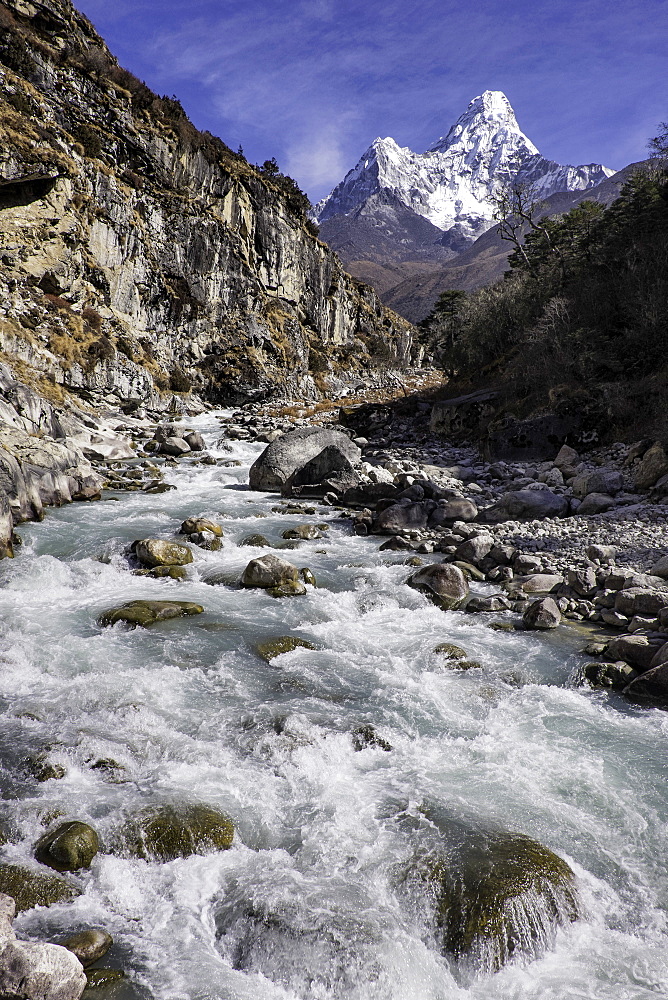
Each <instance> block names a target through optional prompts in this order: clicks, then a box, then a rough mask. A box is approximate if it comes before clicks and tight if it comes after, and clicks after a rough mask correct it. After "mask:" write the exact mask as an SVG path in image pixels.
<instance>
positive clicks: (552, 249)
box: [494, 183, 566, 280]
mask: <svg viewBox="0 0 668 1000" xmlns="http://www.w3.org/2000/svg"><path fill="white" fill-rule="evenodd" d="M494 204H495V211H494V219H495V220H496V221H497V222H498V226H497V229H496V231H497V233H498V234H499V236H500V237H501V239H502V240H507V241H508V242H510V243H512V244H513V246H514V247H515V250H516V251H517V253H518V254H519V255H520V257H521V258H522V260H523V261H524V264H525V266H526V268H527V270H528V272H529V274H531V275H532V277H534V278H535V277H537V271H536V267H535V265H534V263H533V262H532V260H531V258H530V257H529V255H528V254H527V251H526V247H525V245H524V237H525V236H526V234H527V233H528V232H529V231H533V232H535V233H540V235H541V237H542V239H543V241H544V244H545V247H546V249H547V251H548V253H550V254H551V255H553V256H554V257H555V259H556V260H557V261H558V263H559V268H560V271H561V277H562V280H565V278H566V266H565V261H564V256H563V253H562V251H561V248H560V247H559V246H558V244H557V243H555V241H554V240H553V238H552V234H551V233H550V227H549V225H548V224H547V216H546V215H544V214H542V213H544V211H545V207H546V206H545V202H544V201H542V199H540V198H539V197H538V195H537V192H536V189H535V188H534V187H533V186H532V185H530V184H517V183H516V184H512V183H510V184H508V185H506V187H504V188H502V189H501V190H500V191H499V193H498V194H497V195H496V197H495V199H494Z"/></svg>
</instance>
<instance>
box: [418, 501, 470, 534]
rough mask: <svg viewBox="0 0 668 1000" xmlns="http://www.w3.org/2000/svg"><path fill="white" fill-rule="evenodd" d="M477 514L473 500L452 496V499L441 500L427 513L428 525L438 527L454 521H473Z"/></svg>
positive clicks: (451, 523)
mask: <svg viewBox="0 0 668 1000" xmlns="http://www.w3.org/2000/svg"><path fill="white" fill-rule="evenodd" d="M477 516H478V508H477V507H476V505H475V504H474V502H473V500H467V499H466V498H465V497H454V499H452V500H448V501H446V502H441V503H439V505H438V506H437V507H436V508H435V509H434V510H433V511H432V512H431V514H430V515H429V527H430V528H439V527H441V526H442V525H447V526H448V527H449V526H451V525H453V524H454V523H455V521H474V520H475V519H476V517H477Z"/></svg>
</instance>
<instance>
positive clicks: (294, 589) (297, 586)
mask: <svg viewBox="0 0 668 1000" xmlns="http://www.w3.org/2000/svg"><path fill="white" fill-rule="evenodd" d="M267 593H268V594H269V595H270V596H271V597H303V595H304V594H305V593H306V587H305V586H304V584H303V583H300V582H299V580H291V581H289V582H288V583H282V584H281V585H280V586H279V587H269V588H268V590H267Z"/></svg>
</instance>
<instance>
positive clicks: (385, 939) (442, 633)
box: [0, 413, 668, 1000]
mask: <svg viewBox="0 0 668 1000" xmlns="http://www.w3.org/2000/svg"><path fill="white" fill-rule="evenodd" d="M190 423H191V425H192V426H193V427H196V428H197V429H198V430H200V431H201V432H202V433H204V435H205V438H206V439H207V443H208V444H209V445H210V448H209V450H210V451H211V453H212V454H214V455H217V456H218V457H220V458H225V459H228V460H234V459H237V460H239V461H240V462H241V464H240V465H239V466H236V467H223V466H203V465H197V464H194V463H191V462H189V461H187V460H184V461H182V462H181V463H180V464H179V466H178V467H177V468H172V469H169V470H167V479H168V481H169V482H170V483H172V484H174V485H175V486H176V487H177V488H176V489H175V490H172V491H170V492H166V493H163V494H159V495H149V494H145V493H141V492H136V493H119V494H113V493H112V494H110V495H112V496H113V495H116V496H118V497H119V502H113V501H111V500H106V501H104V502H100V503H92V504H81V503H79V504H71V505H69V506H66V507H62V508H60V509H58V510H52V511H49V512H48V513H47V516H46V519H45V520H44V522H42V523H41V524H26V525H22V526H21V527H20V534H21V535H22V537H23V540H24V544H23V546H22V547H21V548H20V549H19V550H17V552H18V554H17V557H16V558H15V559H14V560H5V561H4V562H3V563H2V564H1V565H0V578H1V581H2V586H1V588H0V619H1V621H2V649H1V656H2V671H1V685H2V688H1V693H0V712H1V719H2V722H1V728H0V732H1V738H2V750H3V753H2V772H1V779H2V788H3V796H4V797H3V802H2V812H1V815H0V819H2V821H3V822H4V824H5V826H6V827H8V828H9V829H10V830H11V831H12V833H13V836H12V838H11V839H12V841H13V842H12V843H10V844H8V845H6V846H5V847H4V848H3V849H2V851H3V856H4V858H5V859H7V860H10V861H14V862H16V861H19V862H23V861H26V860H27V859H29V858H30V857H31V856H32V851H33V845H34V843H35V841H36V840H37V838H38V837H39V836H40V835H41V834H42V833H43V831H44V825H43V824H44V823H45V822H46V823H48V822H49V820H52V819H53V818H54V817H57V816H59V815H62V816H64V817H65V818H73V819H80V820H83V821H85V822H88V823H90V824H91V825H93V826H94V827H95V828H96V830H97V831H98V833H99V835H100V839H101V841H102V844H103V847H104V844H105V842H106V843H110V842H111V841H112V840H113V835H114V830H115V829H116V828H117V826H118V824H119V822H120V821H121V820H122V818H123V817H124V816H128V815H132V814H133V813H134V812H137V811H138V810H139V809H141V808H143V807H144V806H145V805H147V804H154V803H164V802H193V801H196V802H202V803H206V804H207V805H209V806H213V807H215V808H217V809H220V810H222V811H223V812H225V813H226V814H228V815H229V816H231V817H232V819H233V820H234V823H235V827H236V836H235V843H234V845H233V847H232V848H231V849H230V850H228V851H224V852H220V853H212V854H208V855H204V856H200V855H193V856H191V857H189V858H185V859H178V860H176V861H172V862H169V863H164V864H159V863H157V862H147V861H144V860H138V859H133V858H126V857H122V856H117V855H114V854H111V853H104V851H102V852H101V853H100V854H98V856H97V857H96V858H95V860H94V862H93V866H92V869H91V871H90V872H88V873H82V874H81V875H80V876H79V878H80V880H81V883H82V885H83V886H84V887H85V891H84V893H83V895H81V896H80V897H79V898H78V899H76V900H75V901H74V902H71V903H67V904H61V905H57V906H53V907H50V908H48V909H36V910H30V911H27V912H25V913H23V914H21V915H20V916H19V917H18V918H17V920H16V924H15V926H16V929H17V931H18V932H19V934H20V935H28V936H36V937H47V938H49V939H51V940H54V939H58V938H59V937H63V936H67V935H68V934H69V933H71V932H72V931H74V930H77V929H79V928H80V927H84V926H90V925H95V926H100V927H103V928H105V929H106V930H108V931H109V932H110V933H111V934H112V935H113V936H114V939H115V944H114V947H113V950H112V953H111V959H110V960H107V961H105V962H103V963H102V964H105V965H109V964H115V965H117V966H121V967H123V968H124V969H125V971H126V974H127V976H128V979H127V980H126V981H125V983H124V984H122V985H119V986H113V987H109V988H108V989H107V991H106V993H105V994H104V995H105V996H106V997H108V998H110V1000H131V998H134V997H137V998H138V997H144V998H149V997H150V998H155V1000H279V998H280V1000H297V998H299V1000H339V998H341V1000H343V998H346V1000H455V998H456V1000H482V998H485V1000H491V998H493V1000H520V998H522V1000H548V998H553V1000H571V998H573V1000H575V998H578V1000H608V998H609V1000H641V998H650V997H652V998H656V997H665V996H667V995H668V966H667V959H668V946H667V939H666V908H667V905H668V873H667V867H666V858H667V857H668V843H667V841H668V836H667V833H668V822H667V820H668V805H667V799H666V773H667V772H666V746H667V744H668V740H667V737H668V713H666V712H662V711H659V710H656V709H648V708H641V707H635V706H633V705H630V704H627V703H625V702H624V701H623V700H622V699H621V698H620V697H618V696H616V695H608V694H606V693H602V692H593V691H590V690H587V689H584V688H579V687H577V686H575V685H574V684H573V683H572V680H571V678H572V677H573V675H574V671H575V668H576V666H577V663H578V662H580V661H581V658H580V657H578V656H577V654H576V650H577V649H578V648H579V646H580V645H581V644H582V643H581V641H578V639H577V637H570V638H569V636H568V634H567V633H566V630H559V632H560V636H559V637H556V636H554V635H552V636H549V637H545V636H541V635H537V634H535V633H519V632H514V633H506V632H499V631H492V630H490V629H489V628H488V627H487V625H488V622H489V620H490V618H491V619H493V620H497V619H499V618H503V615H499V614H494V615H491V616H489V615H467V614H465V613H462V612H443V611H441V610H439V609H438V608H436V607H435V606H433V605H431V604H430V603H429V602H428V601H427V600H426V599H425V598H424V597H423V596H422V595H421V594H420V593H418V592H417V591H415V590H413V589H411V588H409V587H407V586H406V585H405V581H406V579H407V577H408V575H409V573H410V572H411V570H410V568H409V567H407V566H406V565H405V562H406V558H407V557H406V553H399V552H397V553H392V552H379V551H378V546H379V539H374V538H361V537H357V536H354V535H352V534H350V531H349V522H347V521H345V520H340V519H338V517H337V512H336V511H333V510H332V509H331V508H330V509H327V508H320V509H319V511H318V513H317V514H316V515H308V516H302V515H297V514H285V513H277V512H274V511H272V508H273V507H275V506H277V504H278V505H280V501H279V500H278V499H277V497H276V496H270V495H266V494H259V493H253V492H250V491H249V490H248V488H247V485H246V484H247V481H248V467H249V465H250V463H251V462H252V461H253V460H254V459H255V457H256V456H257V455H258V454H259V453H260V451H261V450H262V447H263V446H262V445H256V444H247V443H243V442H230V446H229V447H231V449H232V450H231V451H220V450H219V451H217V450H216V447H215V445H214V443H215V442H216V441H217V439H218V437H219V436H220V430H219V427H218V423H217V421H216V415H215V414H211V413H209V414H205V415H203V416H201V417H198V418H196V419H195V420H193V421H190ZM192 515H208V516H210V517H212V518H213V519H214V520H219V521H220V523H221V525H222V527H223V529H224V532H225V538H224V543H225V544H224V547H223V549H222V550H221V551H219V552H206V551H203V550H200V549H194V554H195V562H194V564H193V566H192V567H191V572H190V578H189V579H188V580H187V581H185V582H177V581H172V580H168V579H160V580H156V579H147V578H143V577H138V576H134V575H132V573H131V572H130V571H129V569H128V564H127V561H126V558H125V556H124V555H123V553H124V550H125V548H126V546H127V545H128V543H129V542H131V541H132V540H133V539H136V538H142V537H156V536H158V537H172V536H173V533H174V532H176V531H177V530H178V527H179V524H180V522H181V521H182V520H183V519H184V518H186V517H189V516H192ZM323 521H327V522H328V523H329V525H330V530H329V532H328V533H327V537H326V538H324V539H321V540H318V541H311V542H305V543H301V544H300V546H299V548H298V549H297V550H296V551H294V552H290V551H288V552H285V553H281V554H283V555H285V557H286V558H288V559H291V560H292V561H294V562H296V564H297V565H299V566H309V567H310V568H311V569H312V570H313V572H314V573H315V576H316V578H317V582H318V587H317V588H312V587H309V588H308V593H307V595H306V596H304V597H297V598H284V599H281V600H276V599H274V598H272V597H270V596H268V595H267V594H266V593H265V592H264V591H252V590H241V589H237V588H235V587H234V586H230V585H228V584H229V583H230V582H232V581H233V580H235V579H238V578H239V576H240V575H241V572H242V570H243V568H244V567H245V565H246V563H247V562H248V561H249V560H250V559H251V558H253V557H255V556H258V555H263V554H266V552H267V551H269V550H268V549H260V548H254V547H248V546H242V545H240V544H239V543H240V542H241V541H242V540H243V539H244V538H245V537H246V536H248V535H250V534H253V533H257V532H261V533H262V534H264V535H267V537H268V538H269V539H270V540H273V541H279V540H280V538H281V533H282V532H283V530H285V529H286V528H288V527H292V526H294V525H295V524H298V523H307V522H312V523H322V522H323ZM425 558H427V559H430V558H434V559H435V558H438V557H436V556H434V557H429V556H427V557H425ZM207 577H208V579H209V581H211V580H212V579H216V578H217V579H218V580H222V581H224V582H222V583H221V582H219V583H217V584H212V583H211V582H208V583H207V582H206V578H207ZM479 589H482V590H484V589H485V588H484V587H483V588H479ZM487 589H488V590H489V588H487ZM165 597H172V598H175V599H179V600H187V601H195V602H198V603H200V604H202V605H203V606H204V608H205V612H204V614H202V615H199V616H197V617H187V618H180V619H176V620H173V621H169V622H165V623H162V624H160V625H157V626H154V627H153V628H151V629H136V630H134V631H129V630H126V629H124V628H123V627H119V626H116V627H114V628H107V629H101V628H100V627H99V626H98V625H96V619H97V617H98V615H99V614H100V613H101V612H102V611H103V610H105V609H107V608H109V607H113V606H115V605H118V604H120V603H123V602H125V601H129V600H132V599H135V598H151V599H160V598H165ZM507 617H512V616H507ZM562 631H563V633H564V634H563V636H562V635H561V633H562ZM286 634H292V635H295V636H299V637H301V638H303V639H306V640H309V641H310V642H312V643H313V644H314V645H315V646H316V647H317V649H316V650H308V649H304V648H300V649H296V650H294V651H293V652H290V653H287V654H285V655H283V656H282V657H280V658H279V659H277V660H274V661H273V662H272V663H271V664H268V663H266V662H265V661H264V660H263V659H261V658H260V657H259V656H258V655H257V653H256V651H255V646H256V644H257V643H258V642H260V641H262V640H264V639H269V638H273V637H276V636H283V635H286ZM445 641H449V642H454V643H457V644H458V645H461V646H462V647H464V648H465V650H466V652H467V654H468V655H469V658H470V659H473V660H477V661H479V662H480V663H481V665H482V666H481V668H477V669H476V668H474V669H470V670H468V671H461V670H453V669H450V668H448V666H447V665H446V664H445V663H444V660H443V657H442V656H439V655H438V654H436V653H434V652H433V649H434V647H435V646H436V645H437V644H438V643H442V642H445ZM366 724H371V725H373V726H374V727H375V729H376V731H377V732H378V734H379V735H380V736H381V737H382V738H383V739H385V740H386V741H388V742H389V743H390V744H391V746H392V748H393V749H392V750H391V752H387V751H384V750H383V749H381V748H378V747H373V746H369V747H367V748H365V749H363V750H361V751H359V752H357V751H356V750H355V749H354V747H353V741H352V735H351V734H352V733H353V732H354V731H355V730H356V729H357V728H358V727H360V726H362V725H366ZM42 749H43V750H44V751H45V752H48V754H49V757H50V759H51V760H53V761H55V762H58V763H61V764H62V765H63V766H64V767H65V768H66V772H67V773H66V776H65V777H64V778H62V779H61V780H50V781H46V782H43V783H41V784H40V783H36V782H35V781H34V780H33V779H30V778H29V777H28V776H27V775H26V772H25V769H24V768H23V765H22V763H21V762H22V760H23V759H24V758H25V757H27V756H29V755H31V754H32V755H34V754H35V753H36V752H39V751H40V750H42ZM98 760H111V761H113V762H115V763H116V764H117V765H119V766H118V767H115V768H113V767H112V768H111V769H109V768H108V769H107V770H104V769H101V768H99V767H98V768H93V767H91V764H92V763H95V762H96V761H98ZM425 803H429V804H431V805H433V806H435V807H437V808H443V809H446V810H447V811H448V812H449V813H450V814H451V815H456V816H462V817H466V818H467V821H469V820H470V821H472V822H474V823H476V824H477V823H479V824H481V825H492V826H495V827H499V828H503V829H508V830H513V831H518V832H520V833H524V834H527V835H528V836H530V837H533V838H535V839H536V840H538V841H541V842H542V843H544V844H545V845H547V846H548V847H549V848H551V849H552V850H553V851H555V852H556V853H557V854H559V855H560V856H561V857H563V858H564V859H566V861H567V862H568V863H569V864H570V865H571V867H572V869H573V870H574V872H575V873H576V876H577V880H578V886H579V891H580V895H581V899H582V907H583V917H582V919H580V920H578V921H576V922H575V923H572V924H568V926H567V927H565V928H562V929H560V930H559V932H558V934H557V937H556V940H555V942H554V947H553V948H552V949H550V950H548V951H547V952H546V953H545V954H544V955H543V956H542V957H539V958H538V959H535V960H533V961H525V962H516V963H513V964H510V965H508V966H506V967H505V968H503V969H502V970H501V971H500V972H497V973H495V974H491V973H485V972H481V973H479V974H477V975H471V974H467V975H464V974H462V972H461V970H459V969H458V968H457V967H456V965H455V964H453V963H452V962H451V961H450V960H449V959H448V958H446V957H444V956H443V955H441V954H440V953H439V950H438V948H437V946H436V943H435V939H434V934H433V929H432V928H431V927H430V924H429V921H428V919H427V918H426V916H425V912H426V910H423V909H421V908H420V906H415V905H413V903H412V902H411V901H410V900H407V898H406V896H405V894H404V892H403V891H402V889H401V884H400V880H399V879H398V878H397V873H398V872H400V871H401V869H402V866H405V865H406V864H407V863H408V862H409V860H410V857H411V852H412V850H413V845H412V844H411V837H410V834H409V833H407V831H406V828H405V825H402V823H400V822H398V821H397V816H398V815H404V816H406V815H411V814H417V813H418V812H419V810H420V809H421V808H422V807H423V806H424V804H425ZM100 995H102V994H100Z"/></svg>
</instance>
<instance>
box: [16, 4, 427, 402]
mask: <svg viewBox="0 0 668 1000" xmlns="http://www.w3.org/2000/svg"><path fill="white" fill-rule="evenodd" d="M0 29H1V30H0V84H1V88H2V97H0V134H1V136H2V142H1V143H0V230H1V231H2V233H3V247H2V253H1V255H0V348H1V349H2V351H3V353H4V356H5V360H7V361H9V362H10V363H11V364H12V365H13V367H14V370H17V368H18V369H19V371H20V369H21V365H23V366H27V368H26V371H27V373H28V375H30V376H31V377H32V378H33V380H34V379H37V380H41V381H42V382H43V381H44V380H45V379H46V380H47V382H50V383H51V384H52V385H54V386H55V387H58V386H63V387H65V388H66V389H69V390H72V391H75V392H78V393H80V394H83V395H84V396H87V397H89V398H92V399H93V400H95V401H98V400H103V401H108V402H111V401H112V400H116V401H118V400H119V399H120V400H121V401H124V402H127V404H128V406H130V407H131V406H132V405H134V403H138V402H139V401H141V402H150V403H151V405H153V406H156V405H159V402H160V397H161V396H162V397H163V401H164V395H165V393H168V394H170V395H171V394H172V393H173V392H176V393H178V392H185V391H187V390H188V389H189V388H190V387H191V386H192V388H193V389H195V390H196V391H197V392H199V393H200V394H201V395H202V396H203V397H205V398H208V399H210V400H212V401H215V402H224V401H228V400H229V401H243V400H248V399H253V398H256V397H261V396H266V395H271V394H277V393H278V394H280V393H283V394H288V395H289V394H297V393H301V394H306V395H318V393H319V392H320V391H323V392H326V391H327V390H328V389H330V390H331V389H332V388H334V389H335V388H336V386H337V384H340V383H339V382H337V380H339V379H345V378H346V377H350V376H351V375H352V376H355V377H356V378H357V379H359V376H360V374H364V373H366V374H368V373H369V372H372V371H373V369H374V364H375V361H377V360H378V359H379V358H382V359H383V361H384V362H385V363H387V361H388V360H391V359H392V358H401V359H405V358H406V357H407V356H408V354H409V351H410V345H411V327H410V325H409V324H408V323H406V322H405V321H403V320H402V319H400V318H399V317H397V316H395V315H394V314H392V313H391V312H389V311H386V310H384V309H383V307H382V305H381V304H380V302H379V300H378V298H377V296H376V294H375V292H373V290H371V289H370V288H368V287H366V286H364V285H362V284H361V283H360V282H358V281H356V280H355V279H354V278H351V277H350V276H349V275H348V274H346V273H345V272H344V271H343V269H342V267H341V265H340V263H339V261H338V259H337V258H336V257H335V256H334V255H333V254H332V253H331V252H330V251H329V249H328V248H327V247H326V246H325V245H324V244H323V243H321V242H319V241H318V239H317V238H315V237H314V236H313V235H312V234H311V232H310V231H309V229H310V226H309V223H308V221H307V220H306V218H305V217H304V215H303V211H300V210H299V208H298V207H297V208H296V207H295V206H294V204H293V203H292V202H291V200H290V198H289V197H288V196H286V195H285V194H284V193H283V192H281V190H280V189H279V187H278V186H277V185H276V184H275V183H274V182H272V180H271V178H266V177H264V176H262V175H261V174H260V173H259V172H258V171H257V170H256V169H255V168H253V167H251V166H250V165H249V164H248V163H247V162H246V161H245V160H244V159H243V157H239V156H237V155H236V154H233V153H232V152H231V151H230V150H229V149H228V148H227V147H226V146H225V145H224V144H223V143H222V142H220V141H219V140H216V139H214V137H213V136H210V135H208V134H201V133H199V132H197V130H195V129H194V127H193V126H192V125H191V123H190V122H189V121H188V119H187V118H186V116H185V114H184V113H183V111H182V109H181V107H180V105H179V104H178V102H177V101H175V100H168V99H161V98H157V97H156V96H155V95H154V94H152V93H151V92H150V91H149V90H148V88H146V87H145V86H144V85H143V84H142V83H141V82H140V81H139V80H137V79H136V78H134V77H133V76H132V75H131V74H130V73H127V72H126V71H124V70H122V69H121V68H120V67H119V66H118V64H117V62H116V60H115V59H114V58H113V57H112V56H111V55H110V53H109V52H108V50H107V48H106V46H105V45H104V42H103V41H102V39H101V38H100V37H99V36H98V35H97V34H96V33H95V31H94V30H93V28H92V26H91V25H90V23H89V22H88V21H87V19H86V18H84V17H83V16H82V15H81V14H79V13H78V12H77V11H76V10H75V8H74V7H73V6H72V5H71V3H70V2H69V0H5V2H2V3H0ZM24 374H25V373H24ZM28 375H26V377H28ZM57 391H59V390H57Z"/></svg>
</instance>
